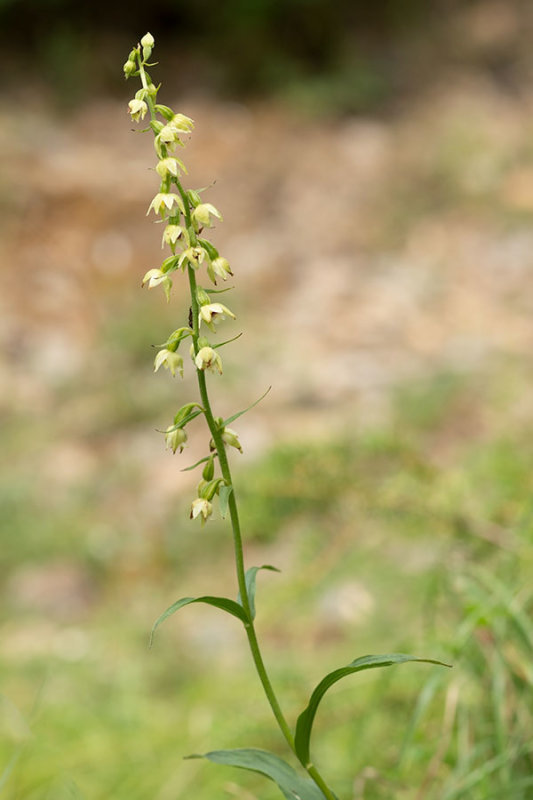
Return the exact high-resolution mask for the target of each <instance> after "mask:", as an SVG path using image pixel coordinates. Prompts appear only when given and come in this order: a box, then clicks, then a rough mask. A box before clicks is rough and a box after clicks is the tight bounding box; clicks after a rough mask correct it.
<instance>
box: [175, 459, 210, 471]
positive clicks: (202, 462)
mask: <svg viewBox="0 0 533 800" xmlns="http://www.w3.org/2000/svg"><path fill="white" fill-rule="evenodd" d="M210 458H212V456H205V457H204V458H201V459H200V461H197V462H196V464H191V466H190V467H184V468H183V469H182V470H180V472H190V471H191V470H192V469H196V467H199V466H200V464H205V462H206V461H209V459H210Z"/></svg>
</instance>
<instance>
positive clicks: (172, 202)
mask: <svg viewBox="0 0 533 800" xmlns="http://www.w3.org/2000/svg"><path fill="white" fill-rule="evenodd" d="M175 206H177V207H178V208H179V209H180V211H182V213H183V201H182V199H181V197H180V196H179V195H177V194H175V193H174V192H158V193H157V194H156V196H155V197H154V199H153V200H152V202H151V203H150V205H149V206H148V211H147V212H146V216H148V214H149V213H150V211H151V210H152V209H153V210H154V211H155V213H156V214H161V216H162V217H164V216H165V214H168V212H169V211H172V209H173V208H174V207H175Z"/></svg>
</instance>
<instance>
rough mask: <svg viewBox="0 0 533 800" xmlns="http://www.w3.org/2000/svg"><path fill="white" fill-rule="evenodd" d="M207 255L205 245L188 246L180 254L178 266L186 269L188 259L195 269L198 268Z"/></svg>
mask: <svg viewBox="0 0 533 800" xmlns="http://www.w3.org/2000/svg"><path fill="white" fill-rule="evenodd" d="M206 255H207V253H206V251H205V250H204V248H203V247H188V248H187V249H186V250H184V251H183V252H182V254H181V255H180V257H179V261H178V267H183V269H185V266H186V262H187V261H188V262H189V264H190V265H191V267H192V268H193V269H198V267H199V266H200V264H201V263H202V262H203V260H204V258H205V257H206Z"/></svg>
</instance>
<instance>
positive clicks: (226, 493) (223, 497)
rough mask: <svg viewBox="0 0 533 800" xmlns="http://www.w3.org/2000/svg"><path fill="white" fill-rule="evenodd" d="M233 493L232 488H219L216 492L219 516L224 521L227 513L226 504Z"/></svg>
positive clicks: (225, 486)
mask: <svg viewBox="0 0 533 800" xmlns="http://www.w3.org/2000/svg"><path fill="white" fill-rule="evenodd" d="M232 491H233V486H227V485H224V486H221V487H220V489H219V492H218V505H219V507H220V516H221V517H222V519H226V514H227V513H228V502H229V497H230V494H231V493H232Z"/></svg>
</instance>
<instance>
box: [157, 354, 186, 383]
mask: <svg viewBox="0 0 533 800" xmlns="http://www.w3.org/2000/svg"><path fill="white" fill-rule="evenodd" d="M161 366H163V367H165V369H168V370H169V372H171V373H172V377H174V378H175V377H176V372H179V374H180V375H181V377H182V378H183V358H182V357H181V356H180V354H179V353H176V352H175V351H174V350H167V349H166V348H164V349H163V350H160V351H159V353H158V354H157V355H156V357H155V359H154V372H157V370H158V369H159V367H161Z"/></svg>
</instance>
